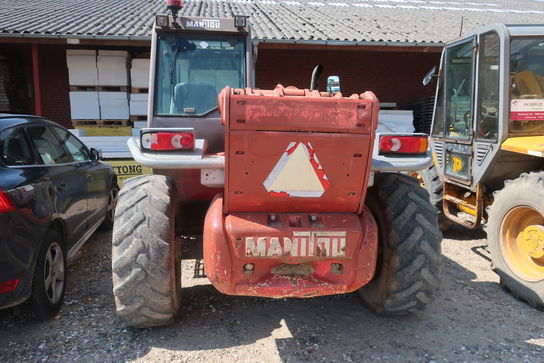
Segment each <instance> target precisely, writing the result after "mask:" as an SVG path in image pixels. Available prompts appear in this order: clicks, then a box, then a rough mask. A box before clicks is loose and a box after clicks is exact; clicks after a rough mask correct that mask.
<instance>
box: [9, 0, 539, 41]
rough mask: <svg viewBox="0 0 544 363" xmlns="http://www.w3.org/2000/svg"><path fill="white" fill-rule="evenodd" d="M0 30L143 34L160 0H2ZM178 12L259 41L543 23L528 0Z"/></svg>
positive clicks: (273, 2)
mask: <svg viewBox="0 0 544 363" xmlns="http://www.w3.org/2000/svg"><path fill="white" fill-rule="evenodd" d="M0 9H2V11H1V13H0V35H1V34H20V33H26V34H36V35H51V36H77V35H80V36H97V37H100V36H119V37H134V36H137V37H149V34H150V32H151V26H152V22H153V18H154V14H156V13H157V12H164V10H165V6H164V0H130V1H119V0H93V1H89V0H41V1H34V2H30V1H29V2H21V1H15V0H0ZM181 14H183V15H190V16H206V17H232V16H233V15H235V14H239V15H247V16H249V17H250V18H249V19H250V23H251V25H252V27H253V36H254V37H255V38H257V39H276V40H288V39H289V40H326V41H350V42H370V41H374V42H410V43H412V42H418V43H420V42H426V43H429V42H444V41H447V40H449V39H451V38H454V37H456V36H457V35H458V34H459V29H460V24H461V18H463V23H464V29H465V32H468V31H470V30H472V29H475V28H478V27H481V26H484V25H488V24H491V23H496V22H503V23H541V22H542V19H544V3H542V2H537V1H533V0H517V1H514V0H482V1H478V0H471V1H461V0H443V1H442V0H186V1H185V5H184V7H183V9H182V11H181Z"/></svg>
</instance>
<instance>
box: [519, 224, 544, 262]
mask: <svg viewBox="0 0 544 363" xmlns="http://www.w3.org/2000/svg"><path fill="white" fill-rule="evenodd" d="M520 237H521V238H520V247H521V248H522V249H523V251H524V252H525V253H527V254H528V255H529V256H531V257H532V258H542V257H544V226H541V225H532V226H527V227H526V228H525V229H524V230H523V232H522V233H521V235H520Z"/></svg>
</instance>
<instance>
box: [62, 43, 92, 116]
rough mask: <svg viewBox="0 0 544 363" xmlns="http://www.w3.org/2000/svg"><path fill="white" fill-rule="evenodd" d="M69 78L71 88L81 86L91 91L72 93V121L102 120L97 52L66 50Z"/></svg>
mask: <svg viewBox="0 0 544 363" xmlns="http://www.w3.org/2000/svg"><path fill="white" fill-rule="evenodd" d="M66 62H67V64H68V78H69V83H70V86H81V87H82V89H84V88H83V87H86V88H88V89H89V90H90V91H86V90H81V91H71V92H70V108H71V112H72V120H96V119H99V118H100V106H99V104H98V92H97V91H96V89H95V87H96V86H97V85H98V69H97V68H96V50H83V49H68V50H66Z"/></svg>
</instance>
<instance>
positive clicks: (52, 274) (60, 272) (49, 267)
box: [28, 230, 67, 320]
mask: <svg viewBox="0 0 544 363" xmlns="http://www.w3.org/2000/svg"><path fill="white" fill-rule="evenodd" d="M55 267H58V268H55ZM59 268H60V269H59ZM48 281H50V282H49V283H48ZM66 282H67V269H66V248H65V246H64V241H63V239H62V237H61V235H60V233H58V232H57V231H55V230H50V231H48V232H47V234H46V235H45V238H44V241H43V243H42V246H41V247H40V251H39V252H38V259H37V260H36V266H35V268H34V276H33V278H32V292H31V295H30V299H29V301H28V307H29V309H30V312H31V313H32V314H33V315H34V316H35V317H36V318H38V319H39V320H48V319H51V318H52V317H54V316H55V315H57V313H58V312H59V311H60V308H61V307H62V304H63V302H64V293H65V291H66Z"/></svg>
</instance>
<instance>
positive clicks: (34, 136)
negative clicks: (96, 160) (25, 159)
mask: <svg viewBox="0 0 544 363" xmlns="http://www.w3.org/2000/svg"><path fill="white" fill-rule="evenodd" d="M27 133H28V136H29V138H30V140H31V141H32V144H33V145H34V147H35V148H36V151H37V152H38V155H39V156H40V159H41V160H39V161H40V162H39V164H44V165H55V164H66V163H71V162H73V161H74V159H73V158H72V156H71V155H70V154H68V153H67V152H66V150H65V149H64V148H63V147H62V145H61V144H60V143H59V140H58V139H57V138H56V137H55V135H54V134H53V132H52V131H51V129H49V127H45V126H35V127H29V128H27Z"/></svg>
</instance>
